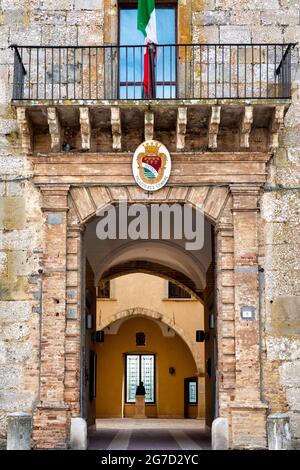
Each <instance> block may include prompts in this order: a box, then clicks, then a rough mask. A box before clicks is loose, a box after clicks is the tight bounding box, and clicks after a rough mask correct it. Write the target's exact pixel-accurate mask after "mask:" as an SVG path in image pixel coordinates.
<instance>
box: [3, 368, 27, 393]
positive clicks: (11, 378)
mask: <svg viewBox="0 0 300 470" xmlns="http://www.w3.org/2000/svg"><path fill="white" fill-rule="evenodd" d="M21 375H22V369H21V367H20V366H17V365H14V364H1V365H0V388H11V387H17V386H18V385H19V384H20V380H21Z"/></svg>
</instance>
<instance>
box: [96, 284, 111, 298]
mask: <svg viewBox="0 0 300 470" xmlns="http://www.w3.org/2000/svg"><path fill="white" fill-rule="evenodd" d="M98 297H99V298H100V299H110V281H109V280H105V281H101V282H100V283H99V287H98Z"/></svg>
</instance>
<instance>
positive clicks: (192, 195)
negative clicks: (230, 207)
mask: <svg viewBox="0 0 300 470" xmlns="http://www.w3.org/2000/svg"><path fill="white" fill-rule="evenodd" d="M228 195H229V188H228V186H226V185H224V186H223V185H220V186H195V187H191V188H186V187H179V186H178V187H177V186H176V187H164V188H163V189H161V190H160V191H158V192H157V193H150V192H149V193H146V192H145V191H143V190H142V189H140V188H137V187H131V186H126V185H124V186H121V187H113V186H111V187H106V186H92V187H88V186H86V187H72V188H71V189H70V193H69V208H70V211H69V212H70V214H69V221H70V223H71V224H80V225H83V226H84V225H85V224H87V223H89V222H90V221H91V220H92V219H94V218H95V217H96V215H97V210H98V209H99V208H103V207H104V206H106V205H109V204H116V203H117V202H118V201H119V200H122V199H126V200H127V201H128V204H134V203H139V204H149V203H153V204H155V203H156V204H163V203H164V204H174V203H181V204H183V203H189V204H191V205H192V206H193V207H196V206H197V205H202V207H203V213H204V216H205V217H206V219H207V220H208V221H209V222H210V223H211V224H212V225H216V224H217V223H218V221H219V219H220V217H221V215H222V210H223V208H224V206H225V205H226V202H227V199H228Z"/></svg>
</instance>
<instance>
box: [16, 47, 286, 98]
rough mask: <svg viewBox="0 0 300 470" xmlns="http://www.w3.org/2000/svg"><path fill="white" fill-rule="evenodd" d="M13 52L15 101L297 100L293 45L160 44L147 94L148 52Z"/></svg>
mask: <svg viewBox="0 0 300 470" xmlns="http://www.w3.org/2000/svg"><path fill="white" fill-rule="evenodd" d="M11 47H12V48H13V49H14V82H13V100H47V101H49V100H50V101H56V100H103V99H104V100H115V99H121V100H122V99H135V100H139V99H160V100H161V99H198V100H199V99H200V100H201V99H227V98H229V99H268V98H290V97H291V52H292V49H293V47H294V45H293V44H164V45H159V46H158V47H157V48H154V50H153V48H152V49H151V50H150V52H151V54H149V55H148V60H149V63H148V64H147V65H148V69H149V70H150V74H152V75H151V77H150V81H151V87H150V88H151V90H150V92H149V90H148V93H147V89H146V91H145V86H144V67H146V62H145V58H144V54H145V52H146V48H145V46H113V45H109V46H99V47H94V46H86V47H84V46H74V47H73V46H68V47H65V46H47V47H46V46H11ZM150 48H151V46H150ZM148 85H149V83H148Z"/></svg>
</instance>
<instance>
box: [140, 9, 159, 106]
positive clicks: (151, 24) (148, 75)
mask: <svg viewBox="0 0 300 470" xmlns="http://www.w3.org/2000/svg"><path fill="white" fill-rule="evenodd" d="M137 28H138V30H139V31H141V32H142V33H143V35H144V37H145V45H146V47H145V53H144V91H145V97H146V98H152V97H153V96H152V90H153V85H154V62H155V55H156V50H155V48H154V49H153V46H152V47H151V46H149V45H151V44H157V34H156V17H155V0H138V15H137Z"/></svg>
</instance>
